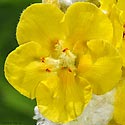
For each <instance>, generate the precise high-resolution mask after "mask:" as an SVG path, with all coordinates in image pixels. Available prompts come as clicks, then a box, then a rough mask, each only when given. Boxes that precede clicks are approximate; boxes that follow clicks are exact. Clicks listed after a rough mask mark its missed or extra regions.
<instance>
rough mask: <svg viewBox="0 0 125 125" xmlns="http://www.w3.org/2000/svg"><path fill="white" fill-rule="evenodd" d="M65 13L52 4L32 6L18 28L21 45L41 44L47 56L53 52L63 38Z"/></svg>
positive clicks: (22, 17)
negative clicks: (54, 46) (31, 42)
mask: <svg viewBox="0 0 125 125" xmlns="http://www.w3.org/2000/svg"><path fill="white" fill-rule="evenodd" d="M63 15H64V14H63V12H62V11H61V10H60V9H58V8H57V7H55V6H54V5H51V4H42V3H37V4H32V5H31V6H29V7H28V8H27V9H26V10H24V12H23V13H22V15H21V18H20V21H19V23H18V26H17V32H16V36H17V40H18V43H19V44H23V43H26V42H30V41H35V42H38V43H40V44H41V46H42V50H43V51H45V53H44V54H45V56H48V55H49V54H50V53H51V52H50V51H51V50H52V47H53V44H54V43H56V42H57V40H59V39H61V38H62V37H63V28H64V27H63V26H62V23H61V20H62V18H63Z"/></svg>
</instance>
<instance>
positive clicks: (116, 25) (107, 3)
mask: <svg viewBox="0 0 125 125" xmlns="http://www.w3.org/2000/svg"><path fill="white" fill-rule="evenodd" d="M124 5H125V0H101V7H100V8H101V9H102V10H103V11H104V12H106V13H107V14H108V16H109V19H110V20H111V22H112V25H113V40H112V41H113V44H114V45H115V46H116V47H117V48H118V49H119V50H120V53H121V56H122V59H123V66H124V67H125V54H124V53H125V6H124Z"/></svg>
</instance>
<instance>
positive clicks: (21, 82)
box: [5, 42, 49, 98]
mask: <svg viewBox="0 0 125 125" xmlns="http://www.w3.org/2000/svg"><path fill="white" fill-rule="evenodd" d="M41 57H42V49H41V46H40V45H39V44H38V43H35V42H29V43H25V44H23V45H20V46H19V47H17V49H16V50H14V51H13V52H11V53H10V54H9V55H8V57H7V59H6V62H5V76H6V78H7V80H8V81H9V83H10V84H11V85H12V86H13V87H14V88H15V89H17V90H18V91H19V92H20V93H21V94H23V95H25V96H27V97H29V98H34V97H35V94H36V87H37V85H38V84H39V82H40V81H41V79H44V78H45V77H47V76H48V75H49V74H48V73H47V72H46V71H45V72H44V71H43V69H45V67H43V65H42V62H41V60H40V58H41Z"/></svg>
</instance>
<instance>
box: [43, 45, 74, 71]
mask: <svg viewBox="0 0 125 125" xmlns="http://www.w3.org/2000/svg"><path fill="white" fill-rule="evenodd" d="M55 51H56V52H57V53H58V58H56V59H55V58H52V57H46V58H41V61H42V63H44V64H45V65H46V68H45V70H46V71H47V72H51V71H57V70H59V69H64V68H66V69H68V71H69V72H72V71H75V69H76V66H75V60H76V56H75V55H74V54H73V53H72V52H71V51H70V50H69V49H68V48H65V49H62V46H61V44H59V43H57V44H56V45H55Z"/></svg>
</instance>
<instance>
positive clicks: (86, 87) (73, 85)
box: [36, 69, 91, 123]
mask: <svg viewBox="0 0 125 125" xmlns="http://www.w3.org/2000/svg"><path fill="white" fill-rule="evenodd" d="M36 99H37V104H38V107H39V110H40V112H41V114H42V115H43V116H45V117H46V118H48V119H49V120H51V121H53V122H57V123H64V122H68V121H71V120H74V119H76V118H77V117H78V116H79V115H80V114H81V113H82V112H83V109H84V108H85V106H86V105H87V103H88V102H89V100H90V99H91V86H90V84H88V82H87V81H86V80H84V79H82V78H79V77H75V76H74V74H73V72H69V71H68V70H66V69H61V70H60V71H59V73H58V74H56V73H55V75H54V74H53V75H52V76H51V77H49V78H48V79H47V80H46V81H42V82H41V83H40V84H39V86H38V89H37V97H36Z"/></svg>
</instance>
